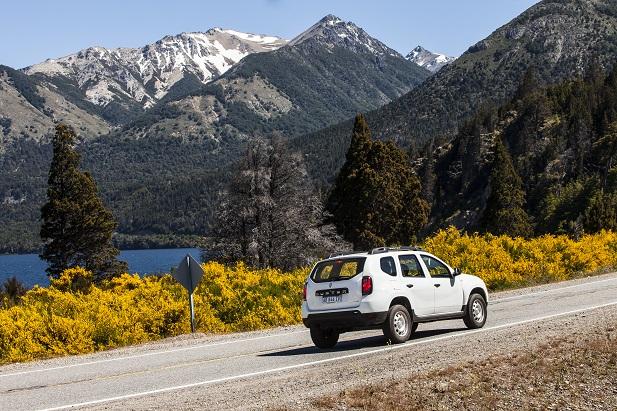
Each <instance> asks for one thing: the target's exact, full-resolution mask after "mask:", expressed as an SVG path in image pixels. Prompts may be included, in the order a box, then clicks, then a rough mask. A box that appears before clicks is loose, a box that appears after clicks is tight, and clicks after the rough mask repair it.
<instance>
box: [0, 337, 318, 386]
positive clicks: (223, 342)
mask: <svg viewBox="0 0 617 411" xmlns="http://www.w3.org/2000/svg"><path fill="white" fill-rule="evenodd" d="M305 332H307V331H306V330H298V331H290V332H286V333H281V334H270V335H263V336H260V337H251V338H240V339H236V340H231V341H229V340H227V341H219V342H215V343H209V344H200V345H191V346H190V347H182V348H175V349H172V350H159V351H152V352H148V353H143V354H135V355H126V356H123V357H115V358H107V359H104V360H95V361H88V362H80V363H77V364H67V365H59V366H57V367H49V368H39V369H36V370H24V371H16V372H12V373H10V374H0V378H2V377H14V376H17V375H24V374H32V373H37V372H46V371H56V370H63V369H65V368H73V367H81V366H84V365H94V364H102V363H107V362H113V361H121V360H128V359H131V358H141V357H150V356H153V355H161V354H168V353H174V352H181V351H189V350H197V349H199V348H209V347H216V346H219V345H227V344H235V343H240V342H247V341H255V340H263V339H265V338H273V337H280V336H286V335H291V334H300V333H305Z"/></svg>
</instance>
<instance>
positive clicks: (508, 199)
mask: <svg viewBox="0 0 617 411" xmlns="http://www.w3.org/2000/svg"><path fill="white" fill-rule="evenodd" d="M490 190H491V191H490V195H489V197H488V200H487V202H486V209H485V210H484V214H483V217H482V225H483V227H484V229H485V230H486V231H489V232H491V233H493V234H507V235H511V236H523V237H526V236H529V235H531V234H532V233H533V229H532V226H531V223H530V220H529V216H528V215H527V213H526V212H525V210H524V208H523V206H524V205H525V191H524V190H523V182H522V181H521V178H520V177H519V176H518V174H516V170H515V169H514V165H513V164H512V159H511V158H510V154H509V153H508V150H507V149H506V147H505V146H504V144H503V142H502V141H501V140H500V139H498V140H497V143H496V144H495V153H494V158H493V164H492V171H491V177H490Z"/></svg>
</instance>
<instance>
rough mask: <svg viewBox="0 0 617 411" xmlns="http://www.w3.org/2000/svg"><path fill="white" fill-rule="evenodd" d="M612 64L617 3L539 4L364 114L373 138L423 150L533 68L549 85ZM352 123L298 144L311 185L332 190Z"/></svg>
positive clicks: (505, 94) (506, 93)
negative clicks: (326, 185) (316, 183)
mask: <svg viewBox="0 0 617 411" xmlns="http://www.w3.org/2000/svg"><path fill="white" fill-rule="evenodd" d="M616 58H617V3H615V2H614V1H612V0H544V1H541V2H539V3H537V4H536V5H534V6H532V7H530V8H529V9H528V10H527V11H525V12H524V13H522V14H521V15H519V16H518V17H516V18H515V19H513V20H512V21H511V22H509V23H508V24H506V25H504V26H503V27H500V28H499V29H497V30H496V31H495V32H494V33H492V34H491V35H490V36H488V37H487V38H486V39H484V40H481V41H479V42H477V43H476V44H474V45H472V46H471V47H470V48H469V49H468V50H467V52H465V53H464V54H463V55H462V56H460V57H459V58H457V59H456V60H455V61H454V62H452V63H450V64H448V65H447V66H445V67H444V68H443V69H441V70H440V71H439V72H438V73H437V74H435V75H433V76H432V77H430V78H429V79H428V80H427V81H426V82H424V83H423V84H422V85H421V86H419V87H417V88H415V89H414V90H412V91H411V92H409V93H407V94H406V95H404V96H402V97H400V98H398V99H396V100H394V101H393V102H391V103H389V104H387V105H385V106H384V107H382V108H379V109H377V110H375V111H373V112H371V113H368V115H367V120H368V122H369V126H370V128H371V130H372V131H373V135H374V136H375V137H377V138H383V139H391V140H394V141H396V142H398V143H399V144H401V145H403V146H405V147H410V148H412V149H414V150H420V149H421V148H422V147H423V146H424V145H425V144H426V143H427V142H429V141H431V140H435V142H437V144H440V143H441V142H444V141H448V140H450V139H451V138H452V137H454V135H456V132H457V128H458V126H459V125H460V124H462V122H464V121H465V120H466V119H468V118H469V117H470V116H472V115H473V114H474V113H475V112H476V111H477V110H478V109H479V108H480V107H482V106H483V105H500V104H503V103H505V102H507V101H508V100H509V99H510V98H511V97H512V96H513V95H514V93H515V92H516V89H517V87H518V85H519V83H520V81H521V79H522V78H523V75H524V74H525V72H526V71H527V70H528V69H530V68H533V69H534V70H535V72H536V76H537V79H538V82H539V83H540V84H544V85H548V84H554V83H557V82H559V81H561V80H564V79H569V78H573V77H575V76H577V75H581V74H582V73H583V72H585V70H587V69H588V67H589V66H590V65H591V64H595V65H598V66H599V67H601V68H602V69H608V68H610V67H612V65H613V63H614V61H615V59H616ZM351 126H352V123H351V122H350V121H347V122H344V123H342V124H340V125H339V126H335V127H330V128H327V129H324V130H320V131H318V132H316V133H312V134H308V135H306V136H304V137H302V138H300V139H298V141H297V142H296V146H297V147H299V148H300V147H301V148H302V149H303V150H304V151H305V152H306V153H307V158H308V159H309V168H310V171H311V172H312V173H313V175H314V176H315V178H317V179H318V180H320V181H322V182H325V183H331V182H332V180H333V177H334V175H335V174H336V171H337V170H338V168H339V167H340V166H341V164H342V161H343V157H344V153H345V151H346V150H347V147H348V145H349V130H350V129H351Z"/></svg>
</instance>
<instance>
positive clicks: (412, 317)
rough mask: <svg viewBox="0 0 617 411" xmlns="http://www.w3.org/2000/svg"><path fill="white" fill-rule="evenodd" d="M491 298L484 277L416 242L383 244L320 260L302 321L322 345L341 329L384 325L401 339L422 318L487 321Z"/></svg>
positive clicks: (335, 338) (469, 323)
mask: <svg viewBox="0 0 617 411" xmlns="http://www.w3.org/2000/svg"><path fill="white" fill-rule="evenodd" d="M487 303H488V292H487V290H486V285H485V284H484V281H482V280H481V279H480V278H478V277H476V276H473V275H468V274H461V271H460V270H459V269H457V268H451V267H450V266H449V265H448V264H446V263H445V262H443V261H442V260H440V259H439V258H437V257H435V256H434V255H432V254H429V253H427V252H425V251H423V250H421V249H419V248H417V247H400V248H386V247H382V248H376V249H373V250H372V251H370V252H368V253H353V254H343V255H336V256H331V257H330V258H328V259H326V260H323V261H320V262H318V263H317V264H316V265H315V267H314V268H313V270H311V273H310V274H309V278H308V279H307V281H306V283H305V284H304V301H303V302H302V321H303V322H304V325H306V326H307V327H308V328H310V329H311V338H312V340H313V342H314V343H315V345H316V346H317V347H319V348H331V347H334V345H336V343H337V342H338V338H339V335H340V334H341V333H343V332H348V331H356V330H366V329H380V328H381V329H383V332H384V335H385V336H386V337H387V338H389V339H390V341H391V342H392V343H402V342H405V341H407V340H408V339H409V337H410V336H411V334H412V333H413V332H414V331H415V330H416V328H417V327H418V323H422V322H430V321H438V320H450V319H455V318H461V319H463V321H465V325H467V327H469V328H480V327H483V326H484V323H485V322H486V315H487V310H486V306H487Z"/></svg>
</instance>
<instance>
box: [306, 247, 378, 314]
mask: <svg viewBox="0 0 617 411" xmlns="http://www.w3.org/2000/svg"><path fill="white" fill-rule="evenodd" d="M365 262H366V258H365V257H353V258H340V259H332V260H325V261H321V262H319V263H318V264H317V265H316V266H315V268H314V269H313V271H312V272H311V276H310V278H309V280H308V282H307V290H306V291H307V292H306V303H307V306H308V309H309V310H311V311H328V310H339V309H347V308H355V307H357V306H359V305H360V300H361V299H362V272H363V271H364V264H365Z"/></svg>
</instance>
